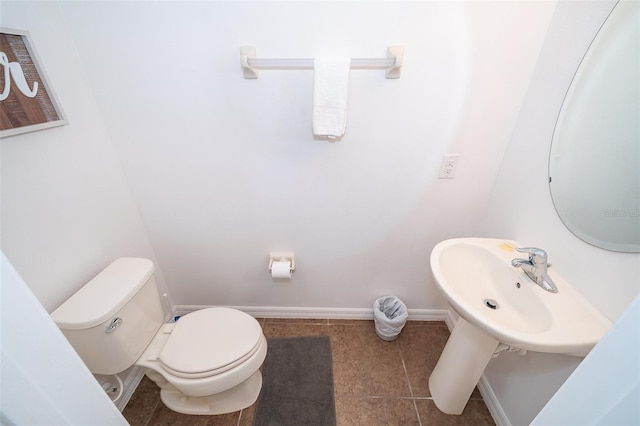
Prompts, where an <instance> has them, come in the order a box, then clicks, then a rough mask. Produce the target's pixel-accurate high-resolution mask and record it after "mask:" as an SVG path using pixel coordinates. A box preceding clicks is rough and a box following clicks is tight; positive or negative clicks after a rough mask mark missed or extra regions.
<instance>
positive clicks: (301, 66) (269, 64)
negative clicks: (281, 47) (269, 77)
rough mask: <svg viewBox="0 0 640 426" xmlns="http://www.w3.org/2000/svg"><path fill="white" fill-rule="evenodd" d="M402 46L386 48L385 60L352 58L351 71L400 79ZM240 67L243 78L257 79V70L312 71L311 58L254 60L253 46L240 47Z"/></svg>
mask: <svg viewBox="0 0 640 426" xmlns="http://www.w3.org/2000/svg"><path fill="white" fill-rule="evenodd" d="M403 59H404V46H390V47H388V48H387V57H386V58H352V59H351V69H384V70H386V74H385V76H386V78H400V72H401V70H402V61H403ZM240 65H241V67H242V74H243V76H244V78H247V79H253V78H258V70H260V69H262V70H276V69H278V70H307V69H313V58H292V59H287V58H277V59H276V58H272V59H270V58H256V48H255V47H254V46H241V47H240Z"/></svg>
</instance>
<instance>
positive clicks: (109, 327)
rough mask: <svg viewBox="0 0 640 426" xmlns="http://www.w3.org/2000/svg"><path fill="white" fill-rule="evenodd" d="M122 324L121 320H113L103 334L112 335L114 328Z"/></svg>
mask: <svg viewBox="0 0 640 426" xmlns="http://www.w3.org/2000/svg"><path fill="white" fill-rule="evenodd" d="M120 324H122V318H114V319H113V320H112V321H111V323H110V324H109V325H108V326H107V329H106V330H105V331H104V332H105V333H113V332H114V331H115V330H116V328H118V327H120Z"/></svg>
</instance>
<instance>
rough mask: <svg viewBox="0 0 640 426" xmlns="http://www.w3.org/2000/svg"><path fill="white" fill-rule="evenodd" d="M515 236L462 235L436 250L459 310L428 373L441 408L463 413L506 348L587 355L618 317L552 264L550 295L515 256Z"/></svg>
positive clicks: (438, 273)
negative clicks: (577, 288) (555, 289)
mask: <svg viewBox="0 0 640 426" xmlns="http://www.w3.org/2000/svg"><path fill="white" fill-rule="evenodd" d="M514 247H521V245H520V244H519V243H517V242H515V241H506V240H500V239H491V238H457V239H452V240H446V241H443V242H441V243H439V244H438V245H436V246H435V247H434V249H433V251H432V252H431V270H432V272H433V276H434V278H435V281H436V283H437V285H438V287H439V288H440V290H441V291H442V293H443V295H444V297H445V298H446V299H447V301H448V302H449V304H450V305H451V307H452V308H453V310H454V311H455V312H456V313H457V314H458V315H459V316H460V318H459V319H458V321H457V322H456V325H455V327H454V329H453V331H452V333H451V336H450V337H449V340H448V341H447V344H446V346H445V348H444V350H443V352H442V354H441V356H440V359H439V360H438V363H437V365H436V367H435V369H434V371H433V373H432V374H431V377H430V378H429V389H430V391H431V395H432V397H433V401H434V402H435V404H436V406H437V407H438V408H439V409H440V410H441V411H443V412H445V413H447V414H461V413H462V410H463V409H464V407H465V405H466V404H467V401H468V399H469V396H470V395H471V392H472V391H473V389H474V387H475V386H476V384H477V382H478V380H479V379H480V376H482V373H483V372H484V369H485V367H486V366H487V363H488V362H489V360H490V359H491V358H492V357H493V356H494V355H495V354H497V353H498V352H499V351H501V350H505V349H508V350H515V351H520V352H521V353H524V352H525V351H537V352H548V353H560V354H567V355H574V356H585V355H586V354H587V353H588V352H589V351H590V350H591V348H592V347H593V346H594V345H595V344H596V343H597V342H598V341H599V340H600V338H602V336H603V335H604V334H605V332H606V331H607V329H608V328H609V327H610V326H611V322H610V321H609V320H608V319H607V318H605V317H604V316H603V315H602V314H601V313H600V312H599V311H598V310H597V309H596V308H594V307H593V306H592V305H591V304H590V303H589V302H588V301H587V300H586V299H584V298H583V297H582V296H581V295H580V294H579V293H578V292H577V291H575V290H574V289H573V287H571V285H569V284H568V283H567V282H566V281H565V280H564V279H563V278H562V277H561V276H559V275H558V274H556V273H555V271H554V270H553V268H552V269H550V270H549V275H550V276H551V278H552V279H553V281H554V282H555V284H556V286H557V287H558V292H557V293H550V292H548V291H546V290H544V289H543V288H541V287H540V286H538V285H537V284H536V283H534V282H533V281H531V279H530V278H529V277H527V275H526V274H525V273H524V272H523V271H522V270H521V269H516V268H514V267H512V266H511V259H513V258H517V257H522V256H521V254H520V253H517V252H516V251H514Z"/></svg>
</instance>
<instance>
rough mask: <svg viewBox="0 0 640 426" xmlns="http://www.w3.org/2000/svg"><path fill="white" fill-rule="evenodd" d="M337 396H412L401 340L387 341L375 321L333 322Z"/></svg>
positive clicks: (332, 343)
mask: <svg viewBox="0 0 640 426" xmlns="http://www.w3.org/2000/svg"><path fill="white" fill-rule="evenodd" d="M329 336H331V348H332V355H333V378H334V386H335V393H336V396H395V397H410V396H411V392H410V391H409V384H408V382H407V379H406V375H405V372H404V368H403V366H402V356H401V354H400V349H399V347H398V344H397V342H385V341H383V340H382V339H380V338H379V337H378V336H377V335H376V333H375V327H374V325H373V322H372V321H369V322H366V323H365V324H363V325H358V326H353V325H331V326H329Z"/></svg>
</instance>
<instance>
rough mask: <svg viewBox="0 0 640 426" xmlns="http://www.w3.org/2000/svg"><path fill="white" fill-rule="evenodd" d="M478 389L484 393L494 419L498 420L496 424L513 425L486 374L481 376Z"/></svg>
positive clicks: (498, 425)
mask: <svg viewBox="0 0 640 426" xmlns="http://www.w3.org/2000/svg"><path fill="white" fill-rule="evenodd" d="M478 390H479V391H480V394H481V395H482V399H484V403H485V405H486V406H487V409H488V410H489V413H490V414H491V417H493V421H495V422H496V426H511V422H510V421H509V418H508V417H507V414H506V413H505V412H504V410H503V409H502V405H500V401H498V398H497V397H496V394H495V392H493V388H491V385H490V384H489V381H488V380H487V377H486V376H485V375H484V374H483V375H482V377H480V381H479V382H478Z"/></svg>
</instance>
